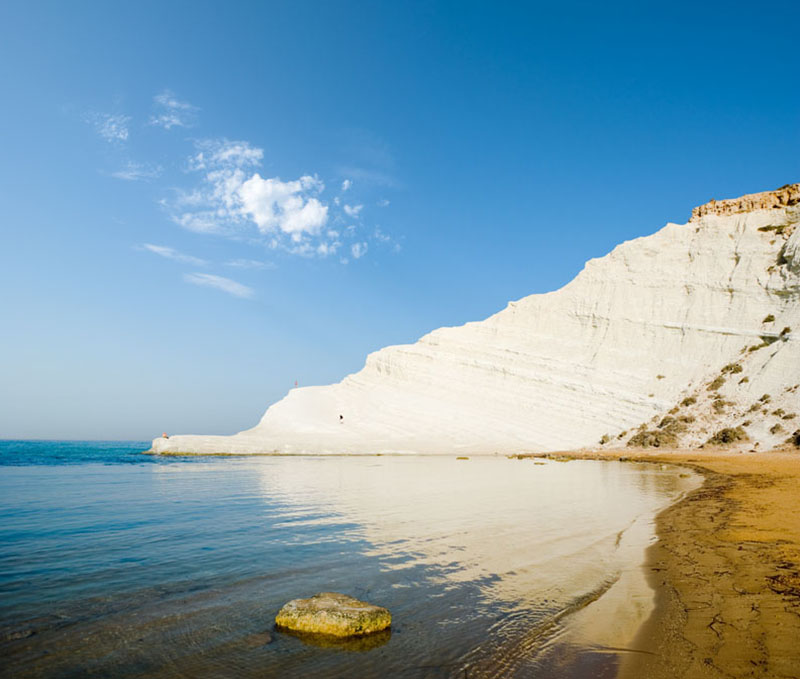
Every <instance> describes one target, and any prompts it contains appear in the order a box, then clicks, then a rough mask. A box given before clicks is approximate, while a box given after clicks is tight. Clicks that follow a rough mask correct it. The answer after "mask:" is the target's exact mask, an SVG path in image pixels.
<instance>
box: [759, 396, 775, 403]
mask: <svg viewBox="0 0 800 679" xmlns="http://www.w3.org/2000/svg"><path fill="white" fill-rule="evenodd" d="M758 400H759V401H761V403H769V402H770V401H771V400H772V396H770V395H769V394H762V395H761V398H759V399H758Z"/></svg>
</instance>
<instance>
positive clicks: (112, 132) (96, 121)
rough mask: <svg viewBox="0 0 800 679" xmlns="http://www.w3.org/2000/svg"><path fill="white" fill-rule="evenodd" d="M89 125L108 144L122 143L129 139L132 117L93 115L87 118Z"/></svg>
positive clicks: (108, 114)
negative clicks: (129, 124)
mask: <svg viewBox="0 0 800 679" xmlns="http://www.w3.org/2000/svg"><path fill="white" fill-rule="evenodd" d="M86 120H87V122H88V123H90V124H91V125H93V126H94V129H95V131H96V132H97V134H99V135H100V136H101V137H102V138H103V139H105V140H106V141H107V142H111V143H114V142H122V141H126V140H127V139H128V123H130V122H131V118H130V116H124V115H121V114H111V113H92V114H90V115H88V116H87V117H86Z"/></svg>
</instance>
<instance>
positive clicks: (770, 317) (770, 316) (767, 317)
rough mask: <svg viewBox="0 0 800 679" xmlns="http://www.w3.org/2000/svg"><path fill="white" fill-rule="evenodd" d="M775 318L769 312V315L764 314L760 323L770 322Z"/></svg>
mask: <svg viewBox="0 0 800 679" xmlns="http://www.w3.org/2000/svg"><path fill="white" fill-rule="evenodd" d="M774 320H775V316H773V315H772V314H769V316H765V317H764V320H763V321H761V322H762V323H772V322H773V321H774Z"/></svg>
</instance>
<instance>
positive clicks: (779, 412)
mask: <svg viewBox="0 0 800 679" xmlns="http://www.w3.org/2000/svg"><path fill="white" fill-rule="evenodd" d="M772 414H773V415H777V416H778V417H783V416H784V415H785V414H786V411H785V410H784V409H783V408H777V409H776V410H773V411H772Z"/></svg>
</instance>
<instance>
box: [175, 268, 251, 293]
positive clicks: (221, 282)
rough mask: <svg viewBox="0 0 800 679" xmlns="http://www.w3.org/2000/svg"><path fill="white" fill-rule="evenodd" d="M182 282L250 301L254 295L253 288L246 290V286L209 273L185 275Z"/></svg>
mask: <svg viewBox="0 0 800 679" xmlns="http://www.w3.org/2000/svg"><path fill="white" fill-rule="evenodd" d="M183 280H185V281H186V282H187V283H191V284H192V285H200V286H203V287H207V288H215V289H217V290H222V292H227V293H228V294H229V295H233V296H234V297H241V298H242V299H250V298H251V297H253V296H254V295H255V291H254V290H253V288H248V287H247V286H246V285H242V284H241V283H237V282H236V281H233V280H231V279H230V278H225V277H224V276H215V275H214V274H210V273H187V274H184V276H183Z"/></svg>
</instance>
